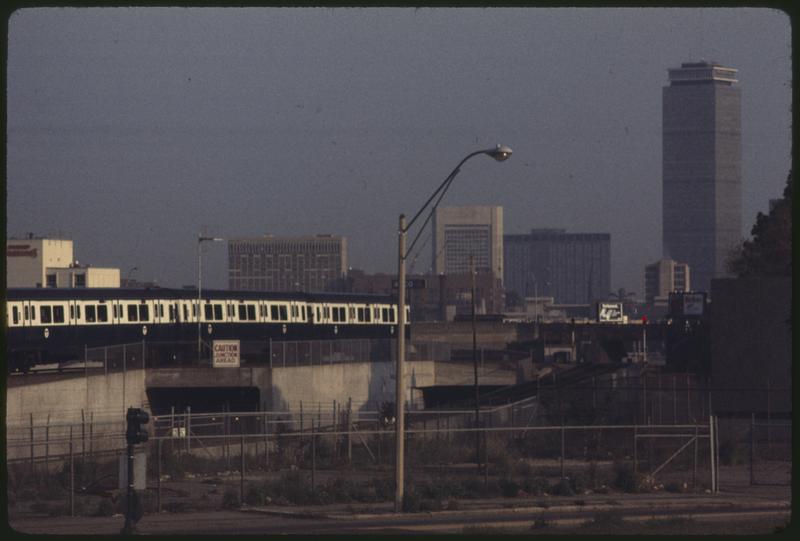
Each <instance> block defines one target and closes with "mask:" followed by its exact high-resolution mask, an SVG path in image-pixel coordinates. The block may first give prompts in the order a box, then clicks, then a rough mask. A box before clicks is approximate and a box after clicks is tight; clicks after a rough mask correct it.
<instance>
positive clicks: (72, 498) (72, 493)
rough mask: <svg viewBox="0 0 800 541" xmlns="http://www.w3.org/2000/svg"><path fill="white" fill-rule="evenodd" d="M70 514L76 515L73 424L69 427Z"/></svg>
mask: <svg viewBox="0 0 800 541" xmlns="http://www.w3.org/2000/svg"><path fill="white" fill-rule="evenodd" d="M69 516H71V517H74V516H75V466H74V462H73V457H72V426H70V427H69Z"/></svg>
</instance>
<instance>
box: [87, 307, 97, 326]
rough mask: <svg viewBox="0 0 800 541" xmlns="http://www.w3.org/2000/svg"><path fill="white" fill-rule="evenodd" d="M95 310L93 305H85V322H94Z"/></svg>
mask: <svg viewBox="0 0 800 541" xmlns="http://www.w3.org/2000/svg"><path fill="white" fill-rule="evenodd" d="M95 312H96V309H95V307H94V306H92V305H89V306H87V307H86V322H87V323H94V321H95V319H96V317H95V315H96V314H95Z"/></svg>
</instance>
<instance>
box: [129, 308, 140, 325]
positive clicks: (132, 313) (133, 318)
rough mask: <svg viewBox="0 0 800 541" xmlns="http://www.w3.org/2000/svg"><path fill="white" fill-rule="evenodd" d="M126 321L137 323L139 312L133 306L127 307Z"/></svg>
mask: <svg viewBox="0 0 800 541" xmlns="http://www.w3.org/2000/svg"><path fill="white" fill-rule="evenodd" d="M128 321H139V310H138V308H137V307H136V305H135V304H129V305H128Z"/></svg>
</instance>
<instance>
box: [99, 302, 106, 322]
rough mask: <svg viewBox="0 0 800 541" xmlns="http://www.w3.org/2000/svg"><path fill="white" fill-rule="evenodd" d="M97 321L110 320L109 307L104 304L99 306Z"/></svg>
mask: <svg viewBox="0 0 800 541" xmlns="http://www.w3.org/2000/svg"><path fill="white" fill-rule="evenodd" d="M97 321H108V307H107V306H106V305H104V304H101V305H100V306H98V307H97Z"/></svg>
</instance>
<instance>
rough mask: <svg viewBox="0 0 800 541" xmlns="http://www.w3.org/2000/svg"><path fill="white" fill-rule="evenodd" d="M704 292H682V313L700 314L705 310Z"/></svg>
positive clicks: (685, 314) (689, 314)
mask: <svg viewBox="0 0 800 541" xmlns="http://www.w3.org/2000/svg"><path fill="white" fill-rule="evenodd" d="M705 301H706V294H705V293H684V294H683V315H684V316H702V315H703V313H704V312H705V304H706V302H705Z"/></svg>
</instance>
